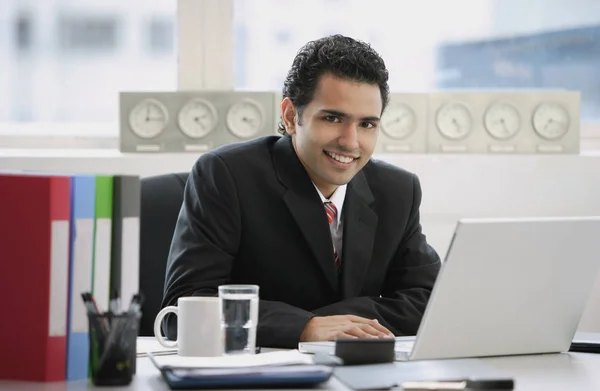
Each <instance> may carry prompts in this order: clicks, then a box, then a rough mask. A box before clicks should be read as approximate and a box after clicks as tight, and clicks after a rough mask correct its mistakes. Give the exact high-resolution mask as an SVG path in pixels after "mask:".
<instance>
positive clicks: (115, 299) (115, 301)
mask: <svg viewBox="0 0 600 391" xmlns="http://www.w3.org/2000/svg"><path fill="white" fill-rule="evenodd" d="M119 307H120V305H119V291H118V290H116V289H115V290H114V291H113V294H112V296H111V298H110V312H112V313H113V314H114V315H117V314H118V313H119V312H120V311H121V308H119Z"/></svg>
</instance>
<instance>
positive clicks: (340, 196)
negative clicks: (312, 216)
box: [313, 182, 348, 226]
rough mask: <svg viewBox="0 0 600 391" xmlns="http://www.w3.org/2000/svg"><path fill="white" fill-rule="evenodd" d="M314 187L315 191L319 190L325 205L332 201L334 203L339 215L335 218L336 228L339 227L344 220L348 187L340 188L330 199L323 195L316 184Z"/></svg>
mask: <svg viewBox="0 0 600 391" xmlns="http://www.w3.org/2000/svg"><path fill="white" fill-rule="evenodd" d="M313 185H314V186H315V189H317V193H319V197H321V201H322V202H323V203H325V202H327V201H330V202H332V203H333V205H335V207H336V209H337V215H336V216H335V220H336V226H337V225H339V224H340V221H341V219H342V208H343V207H344V199H345V198H346V187H347V186H348V185H342V186H338V188H337V189H336V190H335V191H334V192H333V194H332V195H331V197H329V199H327V198H325V196H323V193H321V190H319V188H318V187H317V185H315V184H314V182H313Z"/></svg>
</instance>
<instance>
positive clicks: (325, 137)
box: [282, 74, 382, 197]
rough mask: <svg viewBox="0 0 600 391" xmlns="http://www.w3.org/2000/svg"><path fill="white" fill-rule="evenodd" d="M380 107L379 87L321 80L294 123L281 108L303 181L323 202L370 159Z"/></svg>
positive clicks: (289, 108) (287, 105) (286, 105)
mask: <svg viewBox="0 0 600 391" xmlns="http://www.w3.org/2000/svg"><path fill="white" fill-rule="evenodd" d="M381 109H382V101H381V94H380V91H379V86H378V85H372V84H367V83H359V82H356V81H349V80H345V79H340V78H338V77H335V76H333V75H331V74H324V75H323V76H321V78H320V80H319V82H318V84H317V88H316V91H315V94H314V98H313V100H312V101H311V102H310V103H309V104H308V105H306V106H305V108H304V111H303V112H302V117H301V118H300V119H299V120H298V119H297V117H296V119H295V120H294V113H295V108H294V107H293V103H292V102H291V100H289V99H285V100H284V101H283V103H282V111H283V113H284V118H285V121H286V130H287V132H288V133H289V134H290V135H291V136H292V142H293V145H294V148H295V150H296V153H297V155H298V157H299V158H300V161H301V162H302V164H303V165H304V167H305V168H306V170H307V172H308V175H309V176H310V177H311V179H312V180H313V182H314V183H315V185H316V186H317V187H318V188H319V190H320V191H321V192H322V193H323V195H324V196H325V197H329V196H330V195H331V194H332V193H333V192H334V191H335V189H336V188H337V187H338V186H340V185H343V184H346V183H348V182H350V180H351V179H352V178H353V177H354V175H356V173H357V172H358V171H359V170H361V169H362V168H363V167H364V165H365V164H367V162H368V161H369V159H370V158H371V155H372V154H373V149H374V148H375V144H376V143H377V134H378V127H379V117H380V116H381Z"/></svg>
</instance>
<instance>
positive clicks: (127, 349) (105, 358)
mask: <svg viewBox="0 0 600 391" xmlns="http://www.w3.org/2000/svg"><path fill="white" fill-rule="evenodd" d="M140 317H141V314H140V313H139V312H135V313H133V312H131V313H130V312H125V313H122V314H118V315H114V314H111V313H104V314H92V313H88V323H89V338H90V376H91V379H92V382H93V383H94V385H97V386H119V385H127V384H129V383H131V380H132V379H133V375H134V374H135V362H136V346H137V345H136V339H137V335H138V329H139V323H140Z"/></svg>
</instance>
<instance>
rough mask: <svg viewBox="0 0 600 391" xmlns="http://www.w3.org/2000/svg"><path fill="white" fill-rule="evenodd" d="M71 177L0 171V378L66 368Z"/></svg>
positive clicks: (59, 376)
mask: <svg viewBox="0 0 600 391" xmlns="http://www.w3.org/2000/svg"><path fill="white" fill-rule="evenodd" d="M70 208H71V178H70V177H68V176H63V177H61V176H50V175H49V176H41V175H0V216H2V219H0V249H1V254H2V261H1V262H0V297H2V300H1V301H0V303H1V304H0V313H2V314H3V319H2V326H1V330H2V348H1V349H0V363H2V365H0V379H12V380H29V381H61V380H64V379H65V374H66V344H67V338H66V331H67V287H68V270H69V231H70V229H69V220H70Z"/></svg>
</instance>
